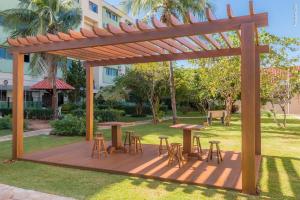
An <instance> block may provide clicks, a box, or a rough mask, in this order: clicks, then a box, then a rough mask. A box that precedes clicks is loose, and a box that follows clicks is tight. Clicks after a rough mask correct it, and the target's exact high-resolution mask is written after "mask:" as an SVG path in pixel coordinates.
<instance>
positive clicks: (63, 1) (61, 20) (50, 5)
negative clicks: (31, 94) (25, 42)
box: [0, 0, 81, 118]
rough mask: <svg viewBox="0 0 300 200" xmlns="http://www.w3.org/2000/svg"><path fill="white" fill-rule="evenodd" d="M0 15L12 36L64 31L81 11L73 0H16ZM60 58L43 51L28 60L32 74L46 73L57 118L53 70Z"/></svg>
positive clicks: (75, 22) (62, 64) (54, 72)
mask: <svg viewBox="0 0 300 200" xmlns="http://www.w3.org/2000/svg"><path fill="white" fill-rule="evenodd" d="M0 16H2V17H3V23H2V26H3V27H4V29H5V30H6V31H9V32H10V36H11V37H12V38H15V37H19V36H20V37H26V36H32V35H37V34H47V33H50V34H56V33H58V32H59V31H61V32H66V31H68V30H69V29H74V28H76V27H77V26H78V25H79V24H80V22H81V10H80V8H79V7H78V6H77V4H76V3H75V1H73V0H19V5H18V8H13V9H8V10H4V11H1V12H0ZM63 61H65V59H62V58H61V57H59V56H55V55H51V54H45V53H40V54H34V55H33V56H32V58H31V61H30V66H31V69H32V73H33V74H42V73H47V75H48V78H49V80H50V81H51V83H52V86H53V94H52V108H53V110H54V118H57V90H56V85H55V83H56V76H57V69H58V67H61V66H65V65H64V63H63Z"/></svg>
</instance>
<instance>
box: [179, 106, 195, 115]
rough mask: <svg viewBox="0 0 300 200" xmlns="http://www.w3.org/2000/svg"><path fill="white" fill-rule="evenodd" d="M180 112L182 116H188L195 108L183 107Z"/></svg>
mask: <svg viewBox="0 0 300 200" xmlns="http://www.w3.org/2000/svg"><path fill="white" fill-rule="evenodd" d="M178 110H179V111H180V112H181V113H182V114H187V113H188V112H191V111H193V108H192V107H191V106H188V105H182V106H180V107H179V108H178Z"/></svg>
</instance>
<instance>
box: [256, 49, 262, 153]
mask: <svg viewBox="0 0 300 200" xmlns="http://www.w3.org/2000/svg"><path fill="white" fill-rule="evenodd" d="M255 92H256V94H255V154H256V155H261V126H260V121H261V113H260V57H259V52H258V51H257V50H256V52H255Z"/></svg>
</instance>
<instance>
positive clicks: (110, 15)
mask: <svg viewBox="0 0 300 200" xmlns="http://www.w3.org/2000/svg"><path fill="white" fill-rule="evenodd" d="M105 12H106V16H107V17H108V18H110V19H112V20H113V21H115V22H118V21H119V18H118V15H117V14H115V13H113V12H111V11H110V10H106V11H105Z"/></svg>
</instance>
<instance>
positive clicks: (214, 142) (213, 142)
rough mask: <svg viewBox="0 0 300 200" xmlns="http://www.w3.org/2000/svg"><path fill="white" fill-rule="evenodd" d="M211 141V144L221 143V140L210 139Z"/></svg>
mask: <svg viewBox="0 0 300 200" xmlns="http://www.w3.org/2000/svg"><path fill="white" fill-rule="evenodd" d="M209 143H211V144H220V141H216V140H214V141H209Z"/></svg>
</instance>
